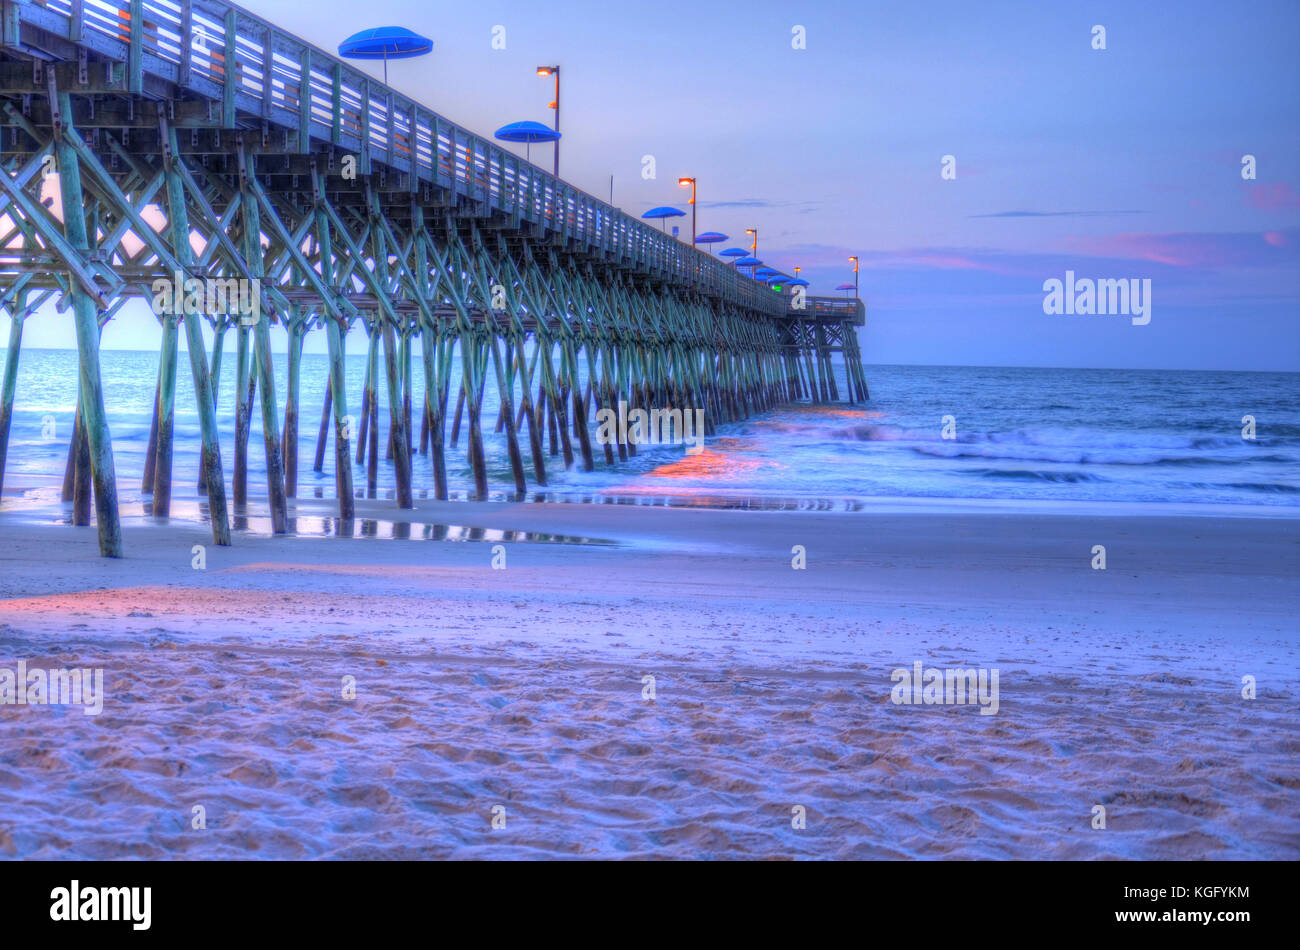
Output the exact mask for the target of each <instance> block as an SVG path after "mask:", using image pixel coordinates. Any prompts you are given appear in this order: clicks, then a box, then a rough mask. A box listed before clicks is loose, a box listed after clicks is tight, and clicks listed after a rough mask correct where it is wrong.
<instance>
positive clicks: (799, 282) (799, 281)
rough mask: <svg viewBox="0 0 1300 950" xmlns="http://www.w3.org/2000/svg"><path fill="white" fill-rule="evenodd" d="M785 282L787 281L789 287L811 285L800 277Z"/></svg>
mask: <svg viewBox="0 0 1300 950" xmlns="http://www.w3.org/2000/svg"><path fill="white" fill-rule="evenodd" d="M787 283H788V284H789V285H790V286H791V287H809V286H811V285H810V284H809V283H808V281H806V280H804V279H803V278H802V277H796V278H795V279H794V280H791V281H787Z"/></svg>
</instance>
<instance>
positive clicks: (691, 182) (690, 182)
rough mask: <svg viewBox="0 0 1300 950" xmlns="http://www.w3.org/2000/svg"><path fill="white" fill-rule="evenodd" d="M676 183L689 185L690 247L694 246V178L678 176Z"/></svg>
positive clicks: (684, 185)
mask: <svg viewBox="0 0 1300 950" xmlns="http://www.w3.org/2000/svg"><path fill="white" fill-rule="evenodd" d="M677 184H679V185H681V186H682V187H683V188H685V187H686V186H687V185H690V186H691V247H694V246H695V179H694V178H679V179H677Z"/></svg>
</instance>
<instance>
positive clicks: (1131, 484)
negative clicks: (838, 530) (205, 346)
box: [0, 337, 1300, 509]
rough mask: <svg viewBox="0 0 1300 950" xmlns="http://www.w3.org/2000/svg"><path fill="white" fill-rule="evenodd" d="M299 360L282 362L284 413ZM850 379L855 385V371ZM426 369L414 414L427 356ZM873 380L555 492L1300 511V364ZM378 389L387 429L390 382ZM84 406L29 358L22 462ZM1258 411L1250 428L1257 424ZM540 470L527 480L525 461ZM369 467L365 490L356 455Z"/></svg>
mask: <svg viewBox="0 0 1300 950" xmlns="http://www.w3.org/2000/svg"><path fill="white" fill-rule="evenodd" d="M229 342H230V344H231V345H230V346H228V347H227V353H226V358H225V361H224V364H223V373H222V384H221V390H220V395H219V400H218V421H219V424H220V427H221V430H222V457H223V461H224V463H225V470H226V474H227V478H229V475H230V471H231V465H232V459H233V431H234V411H233V410H234V405H235V396H234V362H235V360H234V352H233V337H232V339H231V340H230V341H229ZM354 346H356V345H355V344H354ZM356 349H357V350H358V352H354V353H350V354H349V356H348V360H347V371H348V380H347V385H348V396H349V400H350V403H351V407H352V411H353V412H354V413H359V411H360V399H361V383H362V378H363V376H364V370H365V357H364V353H363V352H361V350H362V347H361V346H356ZM0 353H3V351H2V350H0ZM157 359H158V357H157V354H156V353H146V352H125V351H104V352H103V354H102V361H103V371H104V389H105V393H106V402H107V408H108V414H109V427H110V431H111V433H112V437H113V449H114V456H115V463H116V467H117V474H118V478H119V482H120V484H122V486H123V489H124V491H128V492H129V491H130V489H132V488H134V489H136V490H137V491H138V487H139V479H140V475H141V472H142V469H143V463H144V454H145V451H146V448H147V445H148V439H149V426H150V418H151V411H152V400H153V392H154V384H155V380H156V377H157ZM285 360H286V357H285V356H284V354H278V355H277V356H276V380H277V383H278V385H279V387H280V392H279V393H278V405H279V407H280V411H281V413H283V407H284V388H283V387H284V379H285V373H286V366H285ZM326 370H327V358H326V357H325V356H324V355H320V354H306V355H304V357H303V368H302V389H301V402H302V414H301V417H300V421H299V431H300V437H301V447H300V455H299V457H300V462H299V471H300V475H299V483H300V493H301V494H303V495H305V496H306V495H315V494H320V495H322V496H323V497H329V496H330V494H331V493H332V490H333V475H332V470H331V469H332V464H333V452H332V450H331V451H327V452H326V467H325V471H324V472H322V473H319V474H318V473H315V472H313V471H312V470H311V466H312V458H313V455H314V451H315V440H316V433H317V428H318V426H319V423H320V414H321V405H322V402H323V397H324V385H325V379H326ZM840 373H841V379H842V378H843V371H842V367H840ZM413 377H414V379H415V386H416V390H417V392H416V397H415V398H416V400H417V401H416V403H415V405H417V406H418V405H419V400H420V399H422V398H423V397H422V392H423V385H422V372H421V368H420V365H419V363H418V361H417V362H416V366H415V372H414V374H413ZM867 379H868V382H869V384H870V386H871V401H870V402H869V403H868V404H866V405H861V406H847V405H843V404H839V405H833V406H797V407H790V408H783V409H779V410H775V411H772V412H768V413H764V414H762V415H759V416H756V417H753V418H751V419H748V420H745V421H743V422H736V423H728V424H724V425H720V426H719V427H718V432H717V436H716V437H714V438H710V439H708V441H707V447H706V451H704V452H703V453H701V454H697V455H688V454H687V453H686V452H685V450H684V448H683V447H682V446H654V447H644V446H643V447H642V449H641V451H640V453H639V454H638V455H637V456H636V457H635V458H632V459H629V460H628V461H626V462H621V463H616V464H615V465H614V466H613V467H612V468H610V467H606V466H605V465H604V464H603V459H602V457H601V452H600V450H599V449H597V452H596V455H597V468H596V471H594V472H588V473H584V472H581V471H578V470H572V471H568V472H565V471H563V469H562V467H561V464H560V462H561V460H560V459H559V458H558V457H555V458H551V457H548V460H547V461H548V473H549V475H550V485H549V487H548V489H547V492H548V493H549V495H550V496H552V497H556V498H561V499H571V500H578V499H587V500H605V499H609V498H612V497H628V498H636V497H640V498H649V499H653V498H663V499H672V500H677V501H683V502H686V503H691V502H695V503H705V504H709V503H718V504H760V505H762V504H775V505H780V504H790V505H794V506H798V507H824V506H826V505H827V504H831V505H832V506H833V505H834V504H839V503H849V504H852V503H854V502H856V501H863V500H868V499H899V500H901V499H962V500H987V501H1002V502H1008V501H1016V500H1023V499H1036V500H1044V501H1054V502H1138V503H1147V504H1166V503H1184V504H1207V505H1235V506H1258V507H1260V508H1274V509H1277V508H1285V507H1295V506H1297V505H1300V374H1295V373H1253V372H1218V371H1196V372H1185V371H1152V370H1103V369H1037V368H1008V367H955V366H876V365H872V366H868V367H867ZM490 389H491V387H489V390H490ZM452 391H453V393H454V392H455V389H454V388H453V390H452ZM846 391H847V387H845V386H844V385H843V384H841V392H846ZM380 398H381V410H380V412H381V415H380V419H381V426H382V427H383V431H384V432H385V433H386V432H387V427H388V426H387V414H386V413H387V409H386V406H385V405H384V402H385V399H384V392H383V387H382V386H381V395H380ZM176 404H177V425H176V443H175V467H176V476H175V478H174V486H175V487H174V491H175V493H176V497H177V498H178V499H183V498H185V497H187V493H188V496H189V497H193V494H194V481H195V475H196V473H197V469H198V462H199V454H198V449H199V427H198V416H197V413H196V412H195V410H194V397H193V392H192V387H191V384H190V372H189V363H188V359H187V357H186V356H185V354H184V353H182V354H181V357H180V361H179V366H178V386H177V398H176ZM452 405H453V406H454V396H453V400H452ZM75 410H76V354H75V352H74V351H64V350H37V349H27V350H24V351H23V353H22V357H21V360H20V369H19V378H18V394H17V399H16V401H15V410H14V420H13V427H12V434H11V437H10V438H11V441H10V451H9V464H8V471H9V473H10V474H15V475H16V474H25V475H44V476H61V475H62V473H63V469H64V464H65V462H66V458H67V445H68V438H69V436H70V434H71V432H72V424H73V417H74V414H75ZM1247 416H1249V417H1251V418H1253V424H1254V432H1253V435H1254V438H1247V437H1245V434H1243V430H1244V429H1245V428H1246V427H1247V425H1248V422H1249V420H1246V419H1245V417H1247ZM484 419H485V434H486V438H487V440H488V446H487V450H488V465H489V467H490V469H491V480H492V486H493V488H494V490H499V491H500V492H501V494H502V496H503V497H504V496H505V492H506V491H507V490H508V489H509V488H510V486H511V480H510V468H509V459H508V456H507V454H506V447H505V437H504V435H495V434H493V433H492V432H491V428H492V425H491V423H490V422H489V421H488V420H495V406H493V405H491V404H489V406H488V407H487V409H486V410H485V415H484ZM416 425H417V436H418V422H417V424H416ZM448 431H449V432H450V423H449V426H448ZM1246 434H1249V433H1246ZM461 439H462V441H461V444H460V447H459V449H456V450H453V451H452V452H451V453H450V454H449V456H448V477H449V481H450V485H451V488H452V490H453V492H459V493H461V494H462V495H463V493H464V492H466V490H468V489H469V488H470V487H471V486H472V479H471V473H470V470H469V466H468V462H467V461H466V458H465V453H464V444H465V443H464V433H462V437H461ZM261 444H262V443H261V425H260V405H259V406H257V407H255V411H254V414H253V432H252V436H251V439H250V446H251V449H250V469H249V485H250V489H251V490H252V491H253V492H260V491H262V490H263V488H264V477H265V473H264V457H263V456H262V449H261ZM526 451H527V443H526V440H525V452H526ZM525 465H526V468H527V469H528V472H529V477H530V484H531V467H530V466H529V463H528V462H527V459H525ZM414 467H415V486H416V489H417V494H418V493H420V492H421V491H422V490H423V491H430V492H431V489H432V484H433V480H432V472H431V468H430V464H429V460H428V458H427V457H421V456H416V459H415V465H414ZM357 475H358V477H357V481H356V484H357V487H358V488H359V489H363V488H364V485H365V480H364V475H363V471H362V467H361V466H358V467H357ZM391 491H392V474H391V469H389V468H388V467H387V466H386V465H381V473H380V496H381V497H387V496H390V495H391Z"/></svg>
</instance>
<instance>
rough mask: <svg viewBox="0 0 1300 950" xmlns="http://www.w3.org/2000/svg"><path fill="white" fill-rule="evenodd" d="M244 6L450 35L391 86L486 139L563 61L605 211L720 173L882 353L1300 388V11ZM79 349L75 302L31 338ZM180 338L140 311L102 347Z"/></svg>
mask: <svg viewBox="0 0 1300 950" xmlns="http://www.w3.org/2000/svg"><path fill="white" fill-rule="evenodd" d="M243 5H244V6H245V7H246V8H248V9H250V10H252V11H254V12H255V13H257V14H259V15H261V16H263V17H265V18H267V19H269V20H271V21H272V22H274V23H276V24H277V25H279V26H281V27H283V28H285V29H288V30H290V31H293V32H296V33H297V34H299V35H300V36H302V37H304V38H305V39H307V40H309V41H311V42H313V43H315V44H316V45H318V46H320V47H322V48H325V49H327V50H334V49H336V48H337V45H338V43H339V42H341V41H342V40H343V39H345V38H346V37H347V36H348V35H349V34H351V33H353V32H355V31H357V30H361V29H365V28H368V27H372V26H382V25H388V24H398V25H403V26H407V27H409V28H411V29H414V30H416V31H417V32H420V33H423V34H424V35H426V36H429V37H431V38H432V39H433V40H434V42H435V48H434V52H433V54H432V56H429V57H425V58H424V59H421V60H409V61H403V62H396V63H393V64H391V65H390V76H391V81H392V85H394V86H396V87H397V88H398V89H399V90H401V91H402V92H404V93H406V94H408V95H410V96H412V97H413V98H416V99H418V100H419V101H421V102H423V103H425V104H426V105H428V106H429V107H431V108H432V109H434V110H435V111H437V112H438V113H440V114H441V115H443V116H445V117H446V118H448V119H451V120H452V121H454V122H457V123H459V124H461V125H463V126H467V127H469V128H471V129H473V130H475V131H477V132H479V133H481V134H486V135H490V134H491V133H492V132H493V131H494V130H495V129H497V128H498V127H500V126H501V125H504V124H506V123H508V122H514V121H518V120H523V119H531V120H535V121H541V122H547V123H549V122H551V121H552V120H553V116H552V114H551V113H550V111H549V110H548V109H547V103H548V102H549V101H550V99H551V84H550V80H544V79H541V78H538V77H537V75H536V72H535V68H536V66H537V65H539V64H542V63H547V64H549V63H558V64H560V66H561V70H562V72H561V74H562V81H563V91H562V97H563V98H562V114H561V129H562V132H563V134H564V140H563V146H562V151H561V160H562V167H561V173H562V175H563V177H565V178H566V179H568V180H569V181H570V182H572V183H573V184H575V185H577V186H578V187H580V188H582V189H584V190H586V191H588V192H590V193H592V194H594V195H596V196H598V197H601V198H606V199H607V198H608V196H609V192H610V176H611V175H612V176H613V179H614V181H613V187H614V203H615V204H616V205H618V206H619V207H621V208H623V209H624V210H626V211H628V212H629V213H633V214H637V215H639V214H640V213H641V212H643V211H645V210H647V209H648V208H650V207H653V206H656V205H663V204H671V205H676V206H678V207H682V208H686V207H687V206H686V200H687V198H688V195H687V193H686V189H683V188H680V187H679V186H678V185H677V179H678V177H679V176H683V175H689V176H695V177H697V178H698V180H699V205H698V212H699V230H700V231H701V232H703V231H706V230H716V231H722V232H724V233H726V234H729V235H731V236H732V238H733V240H732V241H729V242H727V244H726V245H718V246H716V247H717V248H720V247H723V246H731V245H738V244H743V243H745V242H744V231H745V228H748V227H757V228H758V229H759V256H760V257H761V258H762V259H763V260H764V261H765V262H767V263H769V264H772V265H774V266H776V267H779V268H780V269H782V270H784V271H787V272H788V271H790V270H792V268H793V267H795V266H796V265H798V266H800V267H801V268H802V276H804V277H806V278H808V279H809V280H811V281H812V284H813V287H812V288H811V289H812V292H813V293H819V294H834V293H835V291H834V290H833V288H834V287H835V286H836V285H837V284H840V283H843V282H846V281H847V282H850V283H851V282H852V280H853V275H852V266H851V265H850V264H849V262H848V257H849V256H850V255H853V254H856V255H858V256H859V257H860V258H861V260H862V270H861V273H860V275H859V280H860V284H861V294H862V297H863V299H864V300H865V302H866V306H867V325H866V327H865V328H864V329H863V330H862V332H861V342H862V347H863V351H864V358H865V359H866V361H867V362H869V363H921V364H975V365H1003V366H1019V365H1027V366H1104V367H1118V368H1139V367H1151V368H1171V369H1173V368H1177V369H1246V370H1292V371H1296V370H1300V57H1298V56H1297V55H1296V52H1297V50H1298V49H1300V3H1297V2H1294V0H1280V2H1259V3H1251V4H1249V5H1248V6H1233V5H1228V4H1222V3H1220V2H1195V0H1193V2H1187V0H1179V2H1173V0H1168V2H1148V3H1141V4H1135V3H1131V2H1122V3H1043V2H1041V0H1025V2H1010V0H1003V2H996V0H994V2H987V3H970V2H969V0H963V2H942V0H918V2H912V3H876V2H861V0H859V2H838V0H822V2H815V3H798V2H790V0H784V2H782V0H750V2H747V3H744V4H737V3H720V2H712V0H694V2H683V0H663V2H639V0H617V2H609V0H604V2H591V0H547V2H540V3H539V2H492V0H482V2H476V3H472V4H443V3H430V2H428V0H418V2H417V0H367V2H366V3H364V4H361V3H357V2H355V0H310V2H305V0H245V2H244V3H243ZM1097 26H1102V27H1104V28H1105V49H1096V48H1094V46H1095V45H1096V44H1097V41H1098V37H1097V35H1096V33H1095V30H1094V28H1095V27H1097ZM498 27H504V39H505V48H504V49H497V48H494V45H493V38H494V36H495V37H498V38H499V37H501V36H502V31H501V30H500V29H497V28H498ZM798 28H802V30H801V31H800V30H799V29H798ZM800 36H802V39H803V43H802V48H798V47H799V46H800V43H799V42H798V40H799V38H800ZM497 45H500V44H499V43H498V44H497ZM359 65H362V66H364V67H367V68H370V69H371V71H372V72H373V73H374V74H375V75H381V74H382V64H373V65H372V64H359ZM520 149H522V146H520ZM521 154H522V152H521ZM1247 155H1250V156H1254V162H1255V169H1256V177H1255V179H1254V180H1245V179H1243V176H1242V167H1243V166H1242V161H1243V156H1247ZM645 156H653V157H654V168H655V172H656V177H655V178H653V179H646V178H644V177H643V174H642V171H643V168H644V167H645V162H644V157H645ZM945 156H951V159H950V160H949V162H948V166H949V168H950V169H951V170H955V176H954V175H953V174H949V176H948V177H944V175H943V171H944V163H945ZM532 158H533V160H534V161H535V162H536V163H537V164H539V165H542V166H543V167H545V168H549V167H550V162H551V155H550V148H549V146H534V148H533V153H532ZM678 221H679V222H681V223H682V224H683V233H684V234H686V235H687V236H689V233H690V220H689V218H685V219H678ZM1067 271H1073V272H1074V274H1075V275H1076V279H1079V278H1091V279H1097V280H1100V279H1134V278H1135V279H1140V280H1150V281H1151V285H1150V286H1151V299H1150V303H1151V312H1150V316H1151V319H1150V322H1149V323H1147V324H1146V325H1144V326H1136V325H1133V323H1132V322H1131V320H1130V318H1129V317H1127V316H1114V315H1109V316H1102V315H1079V314H1070V315H1067V314H1051V315H1049V314H1046V313H1044V307H1043V302H1044V297H1045V293H1044V282H1045V281H1048V280H1050V279H1053V278H1055V279H1058V280H1064V278H1065V275H1066V272H1067ZM7 332H8V327H7V318H0V334H7ZM70 333H71V326H70V317H69V316H68V315H67V314H62V315H60V314H55V313H53V312H50V313H48V314H43V315H41V316H39V317H37V318H35V319H33V320H32V321H30V322H29V323H28V327H27V334H26V337H25V344H26V345H33V346H59V345H65V344H66V341H67V340H69V339H70ZM316 336H320V335H319V334H317V335H316ZM0 339H3V337H0ZM157 339H158V331H157V324H156V322H155V320H154V318H153V316H152V315H151V314H150V313H149V312H148V310H147V308H146V307H144V306H143V305H141V306H140V307H139V308H138V309H136V310H134V311H133V312H131V313H124V314H123V316H122V317H120V318H119V319H116V320H114V321H113V323H112V324H111V325H110V327H109V328H108V329H107V330H106V331H105V338H104V345H105V346H108V347H117V348H127V349H153V348H155V347H156V346H157ZM276 342H277V345H278V346H282V344H283V337H282V335H281V334H280V333H279V331H276ZM309 345H310V347H311V348H313V349H320V350H323V348H324V341H323V340H314V341H312V342H311V343H310V344H309Z"/></svg>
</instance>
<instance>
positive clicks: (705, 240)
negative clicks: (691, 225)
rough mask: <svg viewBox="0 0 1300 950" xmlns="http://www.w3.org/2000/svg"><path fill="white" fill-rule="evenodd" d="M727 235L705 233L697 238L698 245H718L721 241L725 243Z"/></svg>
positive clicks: (715, 232)
mask: <svg viewBox="0 0 1300 950" xmlns="http://www.w3.org/2000/svg"><path fill="white" fill-rule="evenodd" d="M726 239H727V235H725V234H719V233H718V232H717V231H705V232H704V233H703V234H700V235H698V236H696V238H695V243H696V244H717V243H718V242H719V241H725V240H726Z"/></svg>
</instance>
